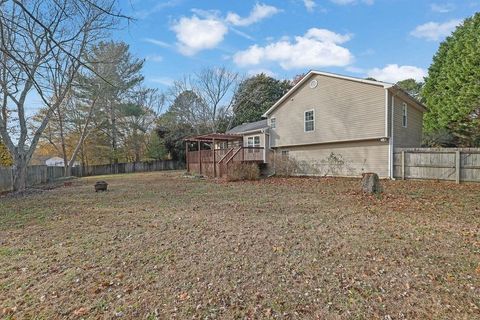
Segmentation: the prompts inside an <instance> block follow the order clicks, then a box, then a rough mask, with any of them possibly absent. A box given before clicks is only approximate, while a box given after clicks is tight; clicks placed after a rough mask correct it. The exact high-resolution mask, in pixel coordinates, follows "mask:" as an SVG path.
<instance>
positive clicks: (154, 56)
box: [145, 54, 163, 62]
mask: <svg viewBox="0 0 480 320" xmlns="http://www.w3.org/2000/svg"><path fill="white" fill-rule="evenodd" d="M145 59H146V60H147V61H152V62H162V61H163V57H162V56H160V55H158V54H151V55H148V56H146V57H145Z"/></svg>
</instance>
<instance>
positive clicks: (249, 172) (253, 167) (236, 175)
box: [227, 163, 260, 181]
mask: <svg viewBox="0 0 480 320" xmlns="http://www.w3.org/2000/svg"><path fill="white" fill-rule="evenodd" d="M259 178H260V169H259V168H258V165H257V164H255V163H235V164H233V165H231V166H230V167H229V168H228V173H227V180H228V181H243V180H258V179H259Z"/></svg>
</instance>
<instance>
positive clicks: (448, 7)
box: [430, 3, 455, 13]
mask: <svg viewBox="0 0 480 320" xmlns="http://www.w3.org/2000/svg"><path fill="white" fill-rule="evenodd" d="M430 9H432V11H433V12H438V13H448V12H450V11H452V10H453V9H455V5H453V4H451V3H443V4H442V3H432V4H431V5H430Z"/></svg>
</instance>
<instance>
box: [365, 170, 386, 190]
mask: <svg viewBox="0 0 480 320" xmlns="http://www.w3.org/2000/svg"><path fill="white" fill-rule="evenodd" d="M362 190H363V192H365V193H381V192H382V186H381V185H380V179H379V178H378V174H376V173H371V172H369V173H364V174H363V175H362Z"/></svg>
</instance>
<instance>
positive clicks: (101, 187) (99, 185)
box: [95, 181, 108, 192]
mask: <svg viewBox="0 0 480 320" xmlns="http://www.w3.org/2000/svg"><path fill="white" fill-rule="evenodd" d="M107 186H108V183H107V182H106V181H97V182H96V183H95V192H98V191H107Z"/></svg>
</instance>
